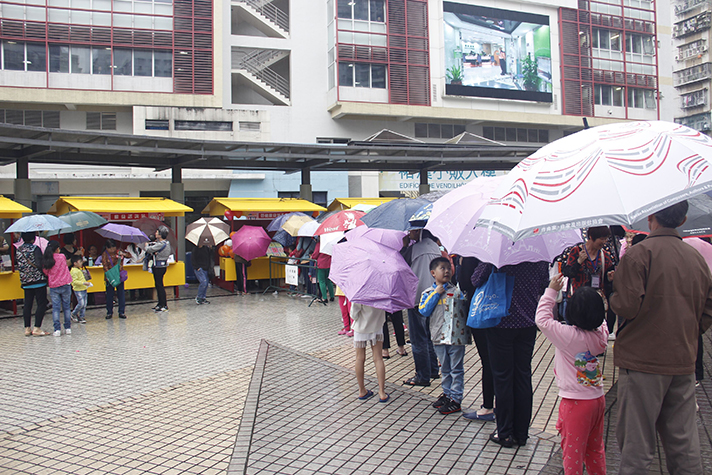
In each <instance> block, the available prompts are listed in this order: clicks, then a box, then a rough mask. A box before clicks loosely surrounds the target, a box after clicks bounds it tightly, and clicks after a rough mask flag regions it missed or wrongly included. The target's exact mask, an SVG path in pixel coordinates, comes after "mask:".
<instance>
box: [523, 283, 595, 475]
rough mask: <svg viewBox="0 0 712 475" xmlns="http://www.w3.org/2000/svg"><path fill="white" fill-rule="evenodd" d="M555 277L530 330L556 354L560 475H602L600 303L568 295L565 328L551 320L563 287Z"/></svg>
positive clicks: (589, 290) (581, 293) (590, 291)
mask: <svg viewBox="0 0 712 475" xmlns="http://www.w3.org/2000/svg"><path fill="white" fill-rule="evenodd" d="M562 281H563V277H562V276H561V275H557V276H556V277H554V278H553V279H551V282H550V283H549V288H548V289H546V291H545V292H544V295H543V296H542V297H541V300H539V306H538V307H537V309H536V324H537V326H538V327H539V329H540V330H541V332H542V333H543V334H544V335H545V336H546V337H547V338H548V339H549V341H551V343H552V344H553V345H554V347H555V348H556V354H555V356H554V374H555V375H556V384H557V385H558V386H559V396H560V397H561V403H560V404H559V420H558V421H557V422H556V428H557V429H558V431H559V434H560V435H561V450H562V451H563V458H564V460H563V462H564V473H565V474H566V475H574V474H577V475H580V474H583V467H584V464H585V465H586V470H587V471H588V473H589V474H591V475H605V473H606V453H605V446H604V439H603V416H604V413H605V410H606V399H605V393H604V390H603V376H602V375H601V369H600V364H599V361H598V357H597V356H596V355H600V354H601V353H603V352H604V351H605V349H606V344H607V342H608V327H607V326H606V325H603V323H605V310H604V307H603V300H602V299H601V296H600V295H599V294H598V292H597V291H596V289H594V288H593V287H586V286H582V287H580V288H578V289H577V290H576V292H574V295H573V296H572V297H571V298H570V299H569V304H568V306H567V308H566V319H567V321H568V322H569V323H570V325H566V324H565V323H562V322H558V321H556V320H555V319H554V306H555V305H556V294H557V292H558V291H559V290H561V288H562V286H563V282H562Z"/></svg>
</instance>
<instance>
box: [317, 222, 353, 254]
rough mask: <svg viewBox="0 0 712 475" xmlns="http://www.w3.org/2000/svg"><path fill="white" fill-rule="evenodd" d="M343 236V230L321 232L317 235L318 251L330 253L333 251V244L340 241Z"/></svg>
mask: <svg viewBox="0 0 712 475" xmlns="http://www.w3.org/2000/svg"><path fill="white" fill-rule="evenodd" d="M357 229H358V228H357ZM343 237H344V232H343V231H336V232H334V233H326V234H322V235H321V236H319V242H320V243H321V244H320V245H319V252H321V253H322V254H329V255H331V253H332V252H334V244H336V243H337V242H339V241H341V239H342V238H343Z"/></svg>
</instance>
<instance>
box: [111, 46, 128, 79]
mask: <svg viewBox="0 0 712 475" xmlns="http://www.w3.org/2000/svg"><path fill="white" fill-rule="evenodd" d="M132 64H133V61H132V60H131V50H130V49H120V48H116V49H114V74H115V75H117V76H131V75H132V74H133V69H132V67H131V65H132Z"/></svg>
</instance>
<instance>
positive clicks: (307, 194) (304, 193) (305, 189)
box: [299, 167, 312, 201]
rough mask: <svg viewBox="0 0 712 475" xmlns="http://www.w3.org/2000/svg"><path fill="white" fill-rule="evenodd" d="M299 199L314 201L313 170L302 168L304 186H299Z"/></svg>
mask: <svg viewBox="0 0 712 475" xmlns="http://www.w3.org/2000/svg"><path fill="white" fill-rule="evenodd" d="M299 197H300V198H301V199H303V200H307V201H311V200H312V186H311V170H310V169H309V168H308V167H307V168H302V184H301V185H299Z"/></svg>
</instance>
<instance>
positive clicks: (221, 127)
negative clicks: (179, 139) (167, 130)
mask: <svg viewBox="0 0 712 475" xmlns="http://www.w3.org/2000/svg"><path fill="white" fill-rule="evenodd" d="M174 128H175V130H214V131H215V130H216V131H225V132H230V131H232V122H220V121H211V120H176V121H175V124H174Z"/></svg>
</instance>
